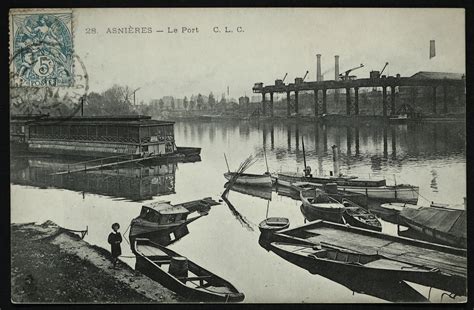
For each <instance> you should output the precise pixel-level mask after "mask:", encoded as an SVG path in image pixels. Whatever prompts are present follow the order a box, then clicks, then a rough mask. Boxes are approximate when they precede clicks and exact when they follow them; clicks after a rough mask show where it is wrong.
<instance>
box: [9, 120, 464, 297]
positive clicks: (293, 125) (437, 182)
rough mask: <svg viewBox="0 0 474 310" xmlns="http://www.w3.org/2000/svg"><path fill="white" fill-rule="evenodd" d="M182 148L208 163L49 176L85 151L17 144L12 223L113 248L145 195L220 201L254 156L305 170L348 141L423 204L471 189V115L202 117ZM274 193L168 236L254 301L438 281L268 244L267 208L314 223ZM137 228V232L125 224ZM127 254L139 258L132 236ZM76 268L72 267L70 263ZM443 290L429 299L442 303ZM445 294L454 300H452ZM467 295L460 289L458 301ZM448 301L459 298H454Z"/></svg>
mask: <svg viewBox="0 0 474 310" xmlns="http://www.w3.org/2000/svg"><path fill="white" fill-rule="evenodd" d="M175 136H176V141H177V144H178V146H179V145H182V146H198V147H202V152H201V158H202V160H201V161H197V162H192V163H178V164H173V163H168V164H156V165H135V166H131V167H121V168H120V169H110V170H106V171H102V172H88V173H78V174H77V175H74V176H70V177H66V176H64V177H59V176H56V177H51V175H50V174H51V172H54V171H58V170H61V169H64V167H65V166H67V164H68V163H70V162H74V161H78V160H77V159H70V160H67V159H64V158H57V157H53V156H46V155H42V156H39V155H29V154H13V155H12V162H11V183H12V185H11V222H13V223H20V222H33V221H34V222H44V221H46V220H52V221H54V222H56V223H57V224H59V225H60V226H63V227H67V228H70V229H84V228H85V227H86V226H88V230H89V233H88V235H87V236H86V237H85V240H86V241H87V242H89V243H92V244H96V245H98V246H101V247H104V248H107V249H108V248H109V245H108V244H107V235H108V234H109V232H110V226H111V224H112V223H114V222H118V223H120V226H121V231H122V233H125V232H126V230H127V228H128V226H129V224H130V221H131V220H132V218H134V217H136V216H137V215H138V214H139V212H140V208H141V206H142V205H143V203H144V202H149V201H151V200H153V199H155V200H156V199H162V200H169V201H171V203H179V202H185V201H189V200H195V199H200V198H203V197H208V196H209V197H212V198H214V199H219V196H220V194H221V193H222V192H223V190H224V188H223V186H224V184H225V182H226V180H225V179H224V177H223V173H224V172H225V171H227V167H226V163H225V160H224V153H225V154H226V155H227V158H228V162H229V165H230V168H231V169H232V170H235V169H237V168H238V166H239V164H240V162H242V161H243V160H244V159H245V158H246V157H247V156H249V155H250V154H254V155H256V156H257V157H258V158H259V160H258V161H257V162H256V163H255V164H254V165H253V166H252V167H250V168H249V170H248V171H247V172H250V173H252V172H255V173H261V172H263V171H265V170H266V169H267V168H266V163H265V160H264V156H263V149H264V148H265V150H266V155H267V161H268V167H269V170H270V172H275V171H296V170H300V171H301V169H302V167H303V141H304V148H305V154H306V160H307V164H308V165H310V166H311V167H312V170H313V174H314V172H315V171H318V172H322V173H323V174H329V171H331V170H333V161H332V148H331V146H333V145H337V146H338V147H339V150H340V170H341V172H343V173H344V174H348V175H359V176H371V177H381V176H384V177H386V178H387V180H388V183H392V184H393V183H397V184H400V183H409V184H413V185H417V186H419V187H420V199H419V204H421V205H429V203H430V201H435V202H441V203H449V204H453V205H456V206H457V207H460V208H462V206H461V205H462V203H463V198H464V197H465V196H466V173H465V171H466V146H465V138H466V137H465V124H464V123H422V124H420V123H418V124H411V123H410V124H403V125H389V126H387V125H386V126H383V125H381V124H373V123H371V124H360V125H337V124H332V125H331V124H327V125H321V124H315V123H311V122H307V123H303V122H301V123H297V122H274V123H271V122H261V123H257V122H244V121H226V122H197V121H179V122H177V123H176V125H175ZM268 195H271V200H270V201H269V200H266V199H262V198H260V197H255V196H250V195H246V194H243V193H239V192H234V191H231V192H230V194H229V197H228V198H229V201H230V202H231V203H232V206H228V205H226V203H225V202H222V203H221V205H217V206H213V207H212V209H211V210H210V212H209V214H208V215H207V216H204V217H202V218H200V219H198V220H197V221H195V222H193V223H192V224H190V225H189V226H188V229H189V234H188V235H186V236H185V237H183V238H182V239H181V240H179V241H178V242H176V243H174V244H172V245H170V248H172V249H173V250H175V251H176V252H178V253H180V254H182V255H184V256H187V257H188V258H189V259H192V260H194V261H195V262H197V263H198V264H200V265H202V266H203V267H205V268H207V269H209V270H211V271H213V272H215V273H216V274H218V275H220V276H222V277H223V278H225V279H227V280H229V281H230V282H232V283H233V284H234V285H235V286H236V287H237V288H239V289H240V290H241V291H243V292H244V293H245V296H246V298H245V302H298V303H299V302H318V303H324V302H384V301H397V300H410V297H407V296H410V294H409V293H410V292H407V291H410V290H411V289H414V290H416V291H417V292H418V293H420V294H422V295H424V296H425V297H427V296H428V290H429V288H426V287H422V286H420V285H417V284H413V283H408V285H409V286H408V287H404V286H403V287H401V288H400V287H398V286H399V285H398V284H397V283H391V282H390V281H387V282H386V283H379V284H376V285H374V286H376V287H371V288H370V287H369V288H368V287H366V285H362V283H363V282H364V280H363V278H361V279H357V280H356V281H355V284H354V281H352V282H351V281H349V282H350V283H349V282H348V281H346V280H348V278H349V277H350V276H351V275H347V277H345V275H340V274H338V273H337V271H334V272H333V275H334V276H328V275H326V276H322V275H314V274H310V273H309V272H308V271H306V270H304V269H302V268H300V267H298V266H296V265H293V264H291V263H290V262H288V261H286V260H284V259H282V258H281V257H279V256H277V255H276V254H274V253H273V252H268V251H267V250H265V249H264V248H263V247H262V246H260V245H259V242H258V238H259V235H260V233H259V230H258V223H259V222H260V221H262V220H263V219H264V218H265V217H266V215H267V214H268V216H283V217H287V218H289V219H290V223H291V227H295V226H297V225H301V224H303V223H304V217H303V215H302V214H301V212H300V208H299V206H300V202H297V201H295V200H292V199H290V198H288V197H285V196H280V195H278V194H277V193H276V192H271V193H266V196H268ZM382 225H383V231H384V232H386V233H389V234H397V228H396V226H395V225H393V224H390V223H388V222H384V221H382ZM125 235H126V237H128V233H126V234H125ZM122 250H123V257H122V259H123V260H124V261H125V262H126V263H128V264H130V265H131V266H132V267H133V266H134V258H133V254H132V252H131V250H130V248H129V245H128V243H127V241H124V242H123V243H122ZM65 272H67V271H65ZM441 293H442V292H441V291H437V290H433V291H432V292H431V293H430V300H431V301H433V302H439V301H440V296H441ZM446 299H447V300H446ZM460 300H464V299H462V298H461V297H459V298H456V299H455V301H460ZM443 301H452V300H450V299H449V298H446V297H445V299H443Z"/></svg>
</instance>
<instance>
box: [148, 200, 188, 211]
mask: <svg viewBox="0 0 474 310" xmlns="http://www.w3.org/2000/svg"><path fill="white" fill-rule="evenodd" d="M143 208H149V209H152V210H153V211H155V212H158V213H160V214H180V213H189V210H188V209H186V208H185V207H183V206H181V205H175V206H173V205H172V204H171V203H170V202H169V201H162V200H160V201H153V202H150V203H148V204H146V205H143Z"/></svg>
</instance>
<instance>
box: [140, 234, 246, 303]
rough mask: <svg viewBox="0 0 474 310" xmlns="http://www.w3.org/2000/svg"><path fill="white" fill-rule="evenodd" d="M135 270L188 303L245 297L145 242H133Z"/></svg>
mask: <svg viewBox="0 0 474 310" xmlns="http://www.w3.org/2000/svg"><path fill="white" fill-rule="evenodd" d="M133 247H134V253H135V255H136V259H137V260H136V266H135V269H137V270H138V271H140V272H142V273H143V274H145V275H146V276H148V277H150V278H152V279H153V280H155V281H157V282H159V283H161V284H162V285H163V286H165V287H167V288H169V289H170V290H172V291H174V292H176V293H177V294H179V295H181V296H183V297H185V298H187V299H189V300H192V301H218V302H239V301H242V300H244V298H245V296H244V294H243V293H241V292H239V291H238V290H237V289H236V288H235V287H234V286H233V285H232V284H231V283H230V282H228V281H227V280H224V279H223V278H221V277H219V276H218V275H216V274H214V273H212V272H210V271H208V270H206V269H204V268H203V267H201V266H199V265H197V264H196V263H194V262H193V261H191V260H189V259H187V258H185V257H182V256H181V255H179V254H178V253H176V252H174V251H172V250H170V249H168V248H166V247H164V246H161V245H158V244H155V243H153V242H151V241H150V240H148V239H143V238H136V239H135V243H134V245H133Z"/></svg>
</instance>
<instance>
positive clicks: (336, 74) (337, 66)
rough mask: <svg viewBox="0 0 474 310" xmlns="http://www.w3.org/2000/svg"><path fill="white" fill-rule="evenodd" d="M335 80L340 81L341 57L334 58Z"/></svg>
mask: <svg viewBox="0 0 474 310" xmlns="http://www.w3.org/2000/svg"><path fill="white" fill-rule="evenodd" d="M334 61H335V64H334V80H335V81H339V55H336V56H334Z"/></svg>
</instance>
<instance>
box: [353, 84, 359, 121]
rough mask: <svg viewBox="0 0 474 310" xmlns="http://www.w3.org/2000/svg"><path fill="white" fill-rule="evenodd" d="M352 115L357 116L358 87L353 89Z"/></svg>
mask: <svg viewBox="0 0 474 310" xmlns="http://www.w3.org/2000/svg"><path fill="white" fill-rule="evenodd" d="M354 114H355V115H359V87H355V88H354Z"/></svg>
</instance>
